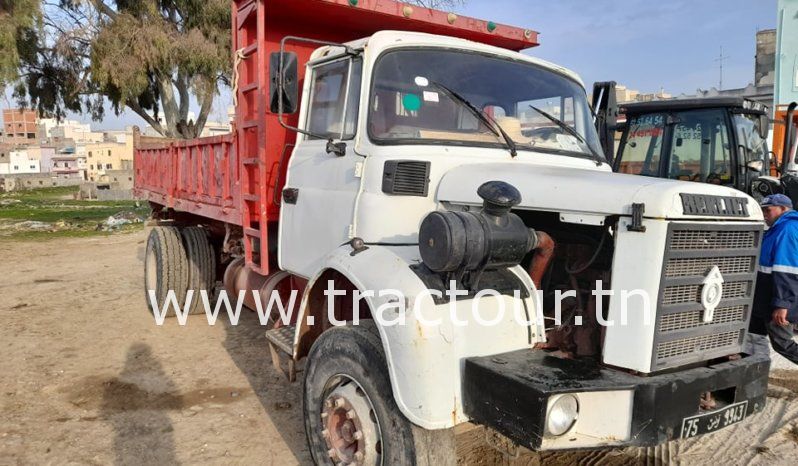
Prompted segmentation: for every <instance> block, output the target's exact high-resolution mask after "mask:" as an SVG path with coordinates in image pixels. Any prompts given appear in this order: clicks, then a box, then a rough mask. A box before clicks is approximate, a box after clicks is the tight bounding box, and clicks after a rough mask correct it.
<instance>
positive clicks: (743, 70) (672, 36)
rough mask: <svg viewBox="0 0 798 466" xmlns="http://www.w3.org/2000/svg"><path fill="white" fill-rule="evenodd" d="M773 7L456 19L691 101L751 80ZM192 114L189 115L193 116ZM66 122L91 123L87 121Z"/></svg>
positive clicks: (492, 3)
mask: <svg viewBox="0 0 798 466" xmlns="http://www.w3.org/2000/svg"><path fill="white" fill-rule="evenodd" d="M776 4H777V0H666V1H665V0H663V1H657V0H466V2H465V4H464V5H462V6H459V7H457V8H455V9H454V11H455V12H457V13H458V14H461V15H467V16H472V17H477V18H481V19H485V20H491V21H494V22H497V23H503V24H510V25H513V26H519V27H524V28H529V29H534V30H536V31H538V32H539V33H540V36H539V41H540V46H539V47H535V48H533V49H529V50H527V51H525V52H524V53H527V54H529V55H532V56H536V57H539V58H543V59H545V60H549V61H551V62H554V63H557V64H559V65H562V66H565V67H567V68H570V69H572V70H574V71H576V72H577V73H578V74H579V75H581V77H582V79H583V80H584V82H585V85H586V86H587V87H588V92H589V91H590V89H591V88H592V83H593V82H594V81H609V80H613V81H617V82H618V83H619V84H623V85H625V86H627V87H628V88H630V89H637V90H639V91H641V92H644V93H649V92H657V91H659V90H660V89H664V90H665V92H668V93H671V94H674V95H678V94H681V93H685V94H694V93H695V91H696V89H698V88H701V89H708V88H710V87H718V84H719V83H718V81H719V63H718V61H716V60H717V58H718V57H719V56H720V48H721V46H722V47H723V50H724V53H723V54H724V56H726V57H728V58H726V59H725V60H724V61H723V69H724V73H723V87H724V88H725V89H731V88H738V87H744V86H746V85H747V84H748V83H750V82H752V81H753V78H754V56H755V53H756V32H757V31H759V30H762V29H770V28H774V27H775V25H776V6H777V5H776ZM228 105H231V99H230V92H229V90H223V91H222V94H221V95H220V96H219V97H218V98H217V99H216V101H215V102H214V109H213V111H212V113H211V115H210V116H209V120H224V119H225V114H226V108H227V106H228ZM195 111H196V108H195ZM69 118H73V119H79V120H81V121H84V122H88V121H90V118H89V117H88V116H80V115H70V116H69ZM126 125H139V126H142V127H143V126H145V125H146V123H145V122H144V120H143V119H141V118H140V117H139V116H138V115H136V114H134V113H133V112H130V111H126V112H124V113H123V114H122V115H119V116H115V115H114V112H113V110H111V109H108V110H107V111H106V118H105V120H104V121H102V122H92V126H93V127H95V128H98V129H118V128H123V127H124V126H126Z"/></svg>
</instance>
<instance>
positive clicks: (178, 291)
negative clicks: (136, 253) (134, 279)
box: [144, 227, 188, 316]
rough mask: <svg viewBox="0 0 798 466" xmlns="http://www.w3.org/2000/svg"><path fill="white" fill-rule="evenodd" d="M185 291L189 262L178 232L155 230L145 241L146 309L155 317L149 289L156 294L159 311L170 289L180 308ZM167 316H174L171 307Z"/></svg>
mask: <svg viewBox="0 0 798 466" xmlns="http://www.w3.org/2000/svg"><path fill="white" fill-rule="evenodd" d="M187 289H188V260H187V259H186V250H185V247H184V246H183V241H182V239H181V235H180V230H178V229H177V228H175V227H154V228H153V229H152V230H151V231H150V235H149V237H148V238H147V249H146V252H145V255H144V293H145V298H146V300H147V307H148V308H149V309H150V312H151V313H152V314H153V315H155V310H154V309H153V306H152V302H151V301H150V295H149V290H152V291H154V292H155V300H156V303H157V304H158V305H159V306H161V307H162V308H163V306H164V303H165V302H166V300H167V297H168V293H169V291H170V290H173V291H174V293H175V298H177V304H178V306H180V307H181V308H182V306H183V303H184V302H185V297H186V290H187ZM158 312H160V310H159V311H158ZM167 315H168V316H174V315H175V313H174V310H172V309H171V307H170V312H168V314H167Z"/></svg>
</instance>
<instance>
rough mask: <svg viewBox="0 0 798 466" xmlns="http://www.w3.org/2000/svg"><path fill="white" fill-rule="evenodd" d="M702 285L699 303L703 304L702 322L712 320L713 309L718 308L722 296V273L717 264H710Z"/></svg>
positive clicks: (713, 315)
mask: <svg viewBox="0 0 798 466" xmlns="http://www.w3.org/2000/svg"><path fill="white" fill-rule="evenodd" d="M703 285H704V287H703V288H702V289H701V305H702V306H704V319H703V320H704V322H706V323H708V322H712V319H713V318H714V317H715V309H717V308H718V305H719V304H720V300H721V298H722V297H723V275H722V274H721V273H720V269H718V266H717V265H715V266H712V270H710V271H709V273H707V276H706V277H704V282H703Z"/></svg>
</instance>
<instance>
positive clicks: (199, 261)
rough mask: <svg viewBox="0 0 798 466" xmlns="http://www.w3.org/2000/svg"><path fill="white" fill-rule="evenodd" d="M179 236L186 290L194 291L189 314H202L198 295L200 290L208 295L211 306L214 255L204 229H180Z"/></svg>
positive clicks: (214, 268)
mask: <svg viewBox="0 0 798 466" xmlns="http://www.w3.org/2000/svg"><path fill="white" fill-rule="evenodd" d="M181 235H182V237H183V245H184V247H185V250H186V259H187V260H188V287H187V290H194V293H193V296H192V302H191V306H190V307H189V314H203V313H204V312H205V308H204V306H203V304H202V297H201V295H200V292H201V291H202V290H205V291H206V293H208V302H209V303H211V305H213V295H214V289H215V288H216V255H215V254H214V252H213V246H211V243H210V241H209V240H208V234H207V233H206V232H205V229H203V228H200V227H186V228H183V229H182V231H181Z"/></svg>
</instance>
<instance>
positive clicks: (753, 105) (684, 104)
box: [619, 97, 767, 115]
mask: <svg viewBox="0 0 798 466" xmlns="http://www.w3.org/2000/svg"><path fill="white" fill-rule="evenodd" d="M724 107H725V108H740V109H744V110H746V111H750V112H752V113H761V114H765V113H767V107H766V106H765V105H763V104H761V103H759V102H755V101H753V100H751V99H746V98H744V97H706V98H697V99H670V100H652V101H650V102H634V103H626V104H621V105H619V108H620V111H621V113H625V114H627V115H640V114H643V113H657V112H673V111H683V110H698V109H703V108H724Z"/></svg>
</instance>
